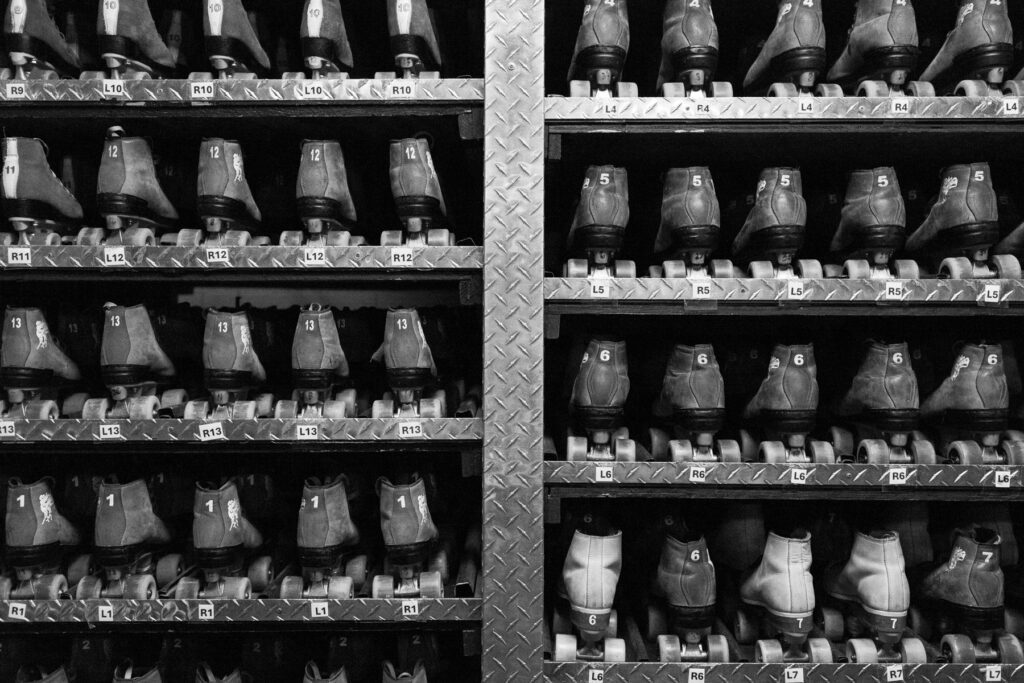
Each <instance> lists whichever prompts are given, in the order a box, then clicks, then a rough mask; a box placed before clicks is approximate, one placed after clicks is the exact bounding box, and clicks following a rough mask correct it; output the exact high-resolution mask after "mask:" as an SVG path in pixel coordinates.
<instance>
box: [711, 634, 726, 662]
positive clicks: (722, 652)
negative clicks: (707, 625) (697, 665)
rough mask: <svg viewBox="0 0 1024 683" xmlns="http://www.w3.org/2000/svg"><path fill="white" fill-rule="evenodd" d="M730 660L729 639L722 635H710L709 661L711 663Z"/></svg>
mask: <svg viewBox="0 0 1024 683" xmlns="http://www.w3.org/2000/svg"><path fill="white" fill-rule="evenodd" d="M728 661H729V640H728V639H727V638H726V637H725V636H722V635H715V634H712V635H709V636H708V662H709V663H711V664H715V663H722V662H728Z"/></svg>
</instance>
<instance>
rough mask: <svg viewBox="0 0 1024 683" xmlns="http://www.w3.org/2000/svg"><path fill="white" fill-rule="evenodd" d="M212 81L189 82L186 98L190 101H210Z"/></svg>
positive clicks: (212, 91)
mask: <svg viewBox="0 0 1024 683" xmlns="http://www.w3.org/2000/svg"><path fill="white" fill-rule="evenodd" d="M214 88H215V86H214V84H213V81H189V82H188V96H189V99H192V100H212V99H213V93H214Z"/></svg>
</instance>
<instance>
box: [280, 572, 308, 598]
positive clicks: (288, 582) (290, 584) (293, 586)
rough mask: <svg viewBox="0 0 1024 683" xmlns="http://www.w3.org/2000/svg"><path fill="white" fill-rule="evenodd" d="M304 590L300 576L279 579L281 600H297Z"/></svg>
mask: <svg viewBox="0 0 1024 683" xmlns="http://www.w3.org/2000/svg"><path fill="white" fill-rule="evenodd" d="M303 588H304V585H303V581H302V577H301V576H286V577H284V578H283V579H281V588H280V591H279V592H280V594H281V599H282V600H299V599H301V598H302V589H303Z"/></svg>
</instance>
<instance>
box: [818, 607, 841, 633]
mask: <svg viewBox="0 0 1024 683" xmlns="http://www.w3.org/2000/svg"><path fill="white" fill-rule="evenodd" d="M818 621H819V622H820V623H819V626H820V627H821V630H822V632H823V633H824V634H825V637H826V638H828V639H829V640H836V641H838V640H842V638H843V634H844V633H846V622H845V620H844V619H843V615H842V613H841V612H840V611H839V610H837V609H835V608H834V607H822V608H821V611H820V613H819V615H818Z"/></svg>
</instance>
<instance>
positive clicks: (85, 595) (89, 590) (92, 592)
mask: <svg viewBox="0 0 1024 683" xmlns="http://www.w3.org/2000/svg"><path fill="white" fill-rule="evenodd" d="M102 593H103V580H102V579H101V578H100V577H98V576H85V577H82V579H81V580H79V582H78V586H76V587H75V599H76V600H94V599H96V598H99V597H100V595H102Z"/></svg>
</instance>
